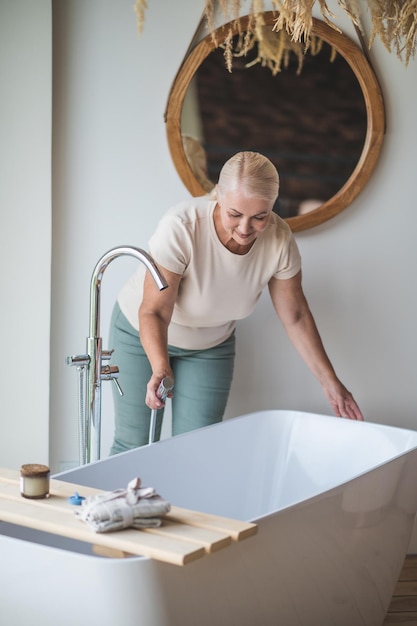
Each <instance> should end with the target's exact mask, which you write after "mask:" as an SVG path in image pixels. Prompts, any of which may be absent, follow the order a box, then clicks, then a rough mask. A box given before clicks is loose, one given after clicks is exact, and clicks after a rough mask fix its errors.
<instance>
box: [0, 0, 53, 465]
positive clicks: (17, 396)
mask: <svg viewBox="0 0 417 626" xmlns="http://www.w3.org/2000/svg"><path fill="white" fill-rule="evenodd" d="M51 64H52V46H51V3H50V1H47V0H38V1H37V2H36V3H33V2H32V1H31V0H2V1H1V2H0V85H1V98H0V281H1V324H0V349H1V353H0V362H1V365H0V370H1V373H0V389H1V404H0V406H1V408H0V466H3V467H20V465H21V464H22V463H30V462H38V463H47V462H48V452H49V451H48V441H49V333H50V288H51V92H52V86H51V78H52V75H51Z"/></svg>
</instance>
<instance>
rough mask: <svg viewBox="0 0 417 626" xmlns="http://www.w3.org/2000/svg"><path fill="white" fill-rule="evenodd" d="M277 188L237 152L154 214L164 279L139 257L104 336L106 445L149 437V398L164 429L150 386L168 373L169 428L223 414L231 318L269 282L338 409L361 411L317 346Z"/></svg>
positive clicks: (271, 175)
mask: <svg viewBox="0 0 417 626" xmlns="http://www.w3.org/2000/svg"><path fill="white" fill-rule="evenodd" d="M278 190H279V177H278V172H277V170H276V168H275V166H274V165H273V164H272V163H271V161H269V159H267V158H266V157H264V156H263V155H261V154H259V153H256V152H239V153H238V154H236V155H234V156H233V157H231V158H230V159H229V160H228V161H227V162H226V163H225V164H224V166H223V168H222V170H221V172H220V176H219V181H218V184H217V185H216V188H215V192H214V193H213V194H212V195H210V196H203V197H201V198H193V199H190V200H187V201H186V202H183V203H181V204H179V205H177V206H175V207H174V208H172V209H171V210H170V211H168V213H166V214H165V216H164V217H163V218H162V219H161V221H160V223H159V225H158V227H157V230H156V232H155V234H154V235H153V237H152V238H151V240H150V245H149V248H150V253H151V254H152V256H153V258H154V259H155V261H156V262H157V264H158V265H159V267H160V269H161V270H162V272H163V274H164V276H165V278H166V280H167V282H168V285H169V288H168V289H166V290H164V291H162V292H160V291H158V289H157V288H156V286H155V285H154V283H153V280H152V278H151V277H150V276H149V274H148V273H146V275H145V277H143V273H144V269H143V268H142V267H140V268H139V270H138V272H137V273H136V274H135V276H134V277H133V278H132V279H131V280H130V281H129V282H128V284H127V285H126V286H125V288H124V289H123V290H122V292H121V293H120V295H119V298H118V303H117V304H116V307H115V311H114V313H113V318H112V327H111V345H112V346H113V347H114V348H115V356H116V359H117V363H118V365H119V369H120V379H121V381H123V389H124V392H125V395H124V396H123V397H120V396H118V395H117V394H115V396H114V397H115V408H116V416H115V422H116V425H115V438H114V442H113V446H112V449H111V453H112V454H117V453H119V452H122V451H125V450H128V449H130V448H134V447H137V446H140V445H144V444H146V443H147V442H148V438H149V422H150V412H151V411H150V409H158V418H157V426H156V438H157V439H158V438H159V435H160V428H161V422H162V415H163V407H164V402H163V401H161V399H160V398H159V397H158V395H157V390H158V387H159V384H160V381H161V380H162V379H163V378H164V377H165V376H169V377H171V378H172V379H174V381H175V390H174V393H173V395H172V394H171V395H172V422H173V434H174V435H176V434H179V433H182V432H186V431H188V430H192V429H194V428H199V427H201V426H206V425H209V424H213V423H215V422H219V421H221V420H222V417H223V413H224V410H225V407H226V403H227V399H228V395H229V391H230V386H231V382H232V375H233V364H234V356H235V335H234V331H235V325H236V320H238V319H242V318H244V317H246V316H248V315H250V313H251V312H252V311H253V309H254V307H255V305H256V302H257V301H258V299H259V297H260V295H261V293H262V291H263V289H264V287H266V286H268V289H269V293H270V295H271V299H272V302H273V305H274V307H275V310H276V312H277V315H278V317H279V318H280V320H281V322H282V324H283V325H284V327H285V330H286V332H287V333H288V335H289V337H290V339H291V341H292V343H293V344H294V346H295V348H296V349H297V350H298V352H299V353H300V355H301V357H302V358H303V359H304V361H305V363H306V364H307V366H308V367H309V368H310V370H311V372H312V373H313V375H314V376H315V377H316V378H317V379H318V381H319V382H320V384H321V385H322V389H323V392H324V394H325V396H326V398H327V399H328V401H329V403H330V404H331V406H332V408H333V411H334V413H335V414H336V415H337V416H343V417H347V418H350V419H355V420H363V417H362V414H361V411H360V409H359V407H358V405H357V404H356V402H355V400H354V398H353V397H352V394H351V393H350V392H349V391H347V389H346V388H345V387H344V385H343V384H342V383H341V382H340V380H339V379H338V378H337V376H336V374H335V371H334V369H333V366H332V364H331V363H330V361H329V359H328V357H327V355H326V352H325V350H324V347H323V344H322V342H321V339H320V336H319V333H318V331H317V328H316V325H315V322H314V319H313V316H312V314H311V312H310V309H309V307H308V303H307V301H306V298H305V296H304V293H303V290H302V286H301V258H300V255H299V252H298V248H297V245H296V243H295V240H294V237H293V236H292V233H291V231H290V228H289V227H288V225H287V224H286V222H284V221H283V220H282V219H281V218H279V217H278V216H277V215H276V214H275V213H273V211H272V208H273V206H274V202H275V200H276V198H277V197H278ZM138 310H139V319H138V318H137V311H138ZM138 331H139V335H138Z"/></svg>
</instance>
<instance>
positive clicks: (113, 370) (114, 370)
mask: <svg viewBox="0 0 417 626" xmlns="http://www.w3.org/2000/svg"><path fill="white" fill-rule="evenodd" d="M118 378H119V368H118V366H117V365H103V366H102V368H101V380H112V381H113V382H114V384H115V385H116V387H117V390H118V392H119V393H120V395H121V396H123V389H122V388H121V386H120V384H119V381H118V380H117V379H118Z"/></svg>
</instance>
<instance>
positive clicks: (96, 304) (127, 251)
mask: <svg viewBox="0 0 417 626" xmlns="http://www.w3.org/2000/svg"><path fill="white" fill-rule="evenodd" d="M119 256H133V257H135V258H136V259H138V261H141V263H143V264H144V265H145V266H146V268H147V269H148V271H149V272H150V274H151V276H152V278H153V279H154V281H155V284H156V286H157V287H158V289H159V290H160V291H162V290H163V289H166V288H167V287H168V285H167V283H166V281H165V278H164V276H163V275H162V273H161V271H160V270H159V268H158V266H157V265H156V263H155V261H154V260H153V258H152V257H151V256H150V254H148V253H147V252H145V251H144V250H142V249H141V248H136V247H135V246H119V247H117V248H112V249H111V250H109V251H108V252H106V254H103V256H102V257H101V259H99V261H98V262H97V265H96V266H95V268H94V271H93V274H92V276H91V285H90V337H98V336H99V335H100V288H101V280H102V278H103V274H104V271H105V269H106V268H107V267H108V265H110V263H111V262H112V261H114V259H116V258H117V257H119Z"/></svg>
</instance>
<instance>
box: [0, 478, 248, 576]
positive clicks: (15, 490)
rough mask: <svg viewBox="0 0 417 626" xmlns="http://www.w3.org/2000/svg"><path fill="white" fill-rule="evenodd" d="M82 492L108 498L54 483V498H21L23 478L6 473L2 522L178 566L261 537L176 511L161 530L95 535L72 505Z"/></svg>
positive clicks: (220, 520)
mask: <svg viewBox="0 0 417 626" xmlns="http://www.w3.org/2000/svg"><path fill="white" fill-rule="evenodd" d="M76 491H77V492H78V493H79V494H80V495H82V496H85V497H87V496H90V495H94V494H97V493H102V491H101V490H100V489H93V488H92V487H84V486H81V485H74V484H73V483H66V482H63V481H61V480H56V479H51V481H50V489H49V492H50V496H49V498H44V499H41V500H31V499H27V498H23V497H22V496H21V494H20V473H19V472H18V471H14V470H9V469H3V468H0V520H1V521H4V522H9V523H12V524H17V525H19V526H26V527H28V528H33V529H36V530H41V531H44V532H47V533H52V534H54V535H61V536H63V537H69V538H70V539H76V540H78V541H83V542H86V543H90V544H92V545H93V550H94V552H95V553H97V554H100V555H102V556H109V557H119V558H120V557H124V556H131V555H138V556H147V557H151V558H153V559H156V560H158V561H164V562H167V563H172V564H174V565H185V564H187V563H190V562H191V561H194V560H195V559H198V558H201V557H202V556H204V555H206V554H209V553H211V552H214V551H216V550H220V549H221V548H225V547H227V546H228V545H230V544H231V542H232V540H234V541H241V540H242V539H246V538H247V537H251V536H252V535H254V534H255V533H256V532H257V526H256V524H251V523H246V522H241V521H238V520H233V519H229V518H225V517H218V516H217V515H210V514H208V513H200V512H198V511H191V510H188V509H183V508H179V507H176V506H171V510H170V512H169V513H168V514H167V515H165V516H164V517H163V518H162V525H161V526H160V527H159V528H146V529H142V530H136V529H133V528H126V529H124V530H119V531H114V532H109V533H95V532H94V531H93V530H92V529H91V528H89V526H88V525H87V524H86V523H85V522H83V521H82V520H80V519H78V518H77V516H76V515H75V514H74V511H75V510H76V509H77V507H76V506H74V505H72V504H70V503H69V502H68V501H67V498H68V497H70V496H72V495H74V493H75V492H76Z"/></svg>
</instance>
